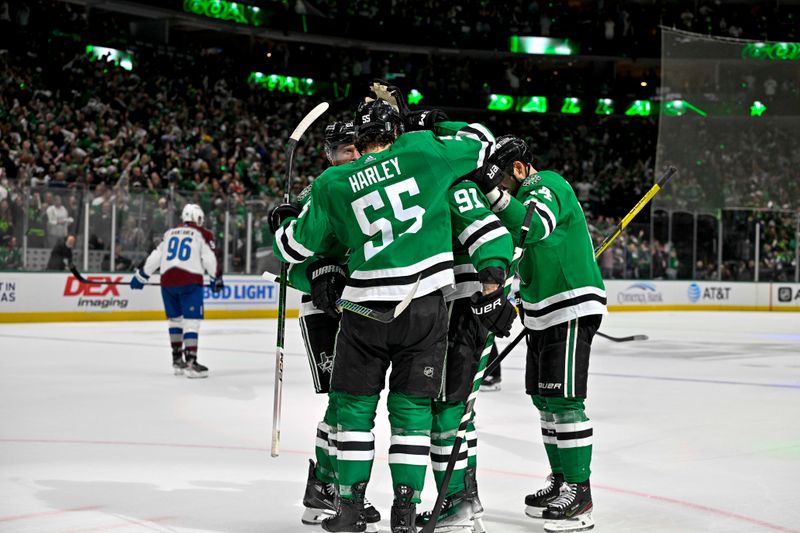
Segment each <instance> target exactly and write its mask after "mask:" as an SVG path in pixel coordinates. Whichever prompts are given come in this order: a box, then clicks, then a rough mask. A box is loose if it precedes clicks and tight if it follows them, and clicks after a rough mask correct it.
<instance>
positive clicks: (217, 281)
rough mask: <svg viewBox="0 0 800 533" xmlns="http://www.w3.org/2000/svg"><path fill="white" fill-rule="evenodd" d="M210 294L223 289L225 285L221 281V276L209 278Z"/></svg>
mask: <svg viewBox="0 0 800 533" xmlns="http://www.w3.org/2000/svg"><path fill="white" fill-rule="evenodd" d="M210 285H211V292H215V293H216V292H219V291H221V290H222V289H224V288H225V283H223V281H222V274H220V275H219V276H218V277H216V278H211V283H210Z"/></svg>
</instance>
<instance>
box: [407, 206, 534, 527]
mask: <svg viewBox="0 0 800 533" xmlns="http://www.w3.org/2000/svg"><path fill="white" fill-rule="evenodd" d="M534 211H535V204H534V203H533V202H531V203H529V204H528V209H527V211H526V212H525V219H524V220H523V222H522V228H521V229H520V233H519V244H518V245H517V247H516V248H514V258H513V260H512V261H511V263H512V265H513V263H514V261H517V260H519V259H521V258H522V254H523V251H524V244H525V238H526V237H527V236H528V229H529V228H530V225H531V219H532V218H533V213H534ZM512 280H513V276H511V275H509V276H508V279H507V280H506V283H505V288H508V287H510V286H511V282H512ZM516 342H519V341H516ZM492 344H494V334H493V333H489V335H488V336H487V337H486V342H485V343H484V345H483V351H482V352H481V358H480V361H478V371H477V372H476V373H475V378H474V379H473V380H472V392H470V394H469V397H468V398H467V402H466V404H465V405H464V414H463V415H462V416H461V422H460V423H459V425H458V431H457V432H456V440H455V442H453V451H451V452H450V457H449V458H448V459H447V468H446V469H445V472H444V477H443V478H442V485H441V486H440V487H439V494H438V495H437V496H436V503H434V504H433V509H432V510H431V518H430V520H428V523H427V524H425V527H423V528H422V530H421V532H420V533H433V530H434V528H435V527H436V523H437V522H438V521H439V515H440V514H441V512H442V507H444V500H445V497H446V495H447V488H448V487H449V486H450V479H451V478H452V477H453V470H455V466H456V462H457V461H458V455H459V452H460V450H461V444H462V443H463V442H464V436H465V435H466V433H467V425H468V424H469V421H470V419H471V418H472V413H473V411H474V410H475V400H476V398H477V397H478V391H479V390H480V388H481V383H482V382H483V376H484V375H485V374H486V367H487V363H488V362H489V355H490V354H491V353H492ZM506 351H508V352H510V351H511V350H510V349H509V348H506V350H503V352H504V353H505V352H506ZM499 359H500V357H498V360H499Z"/></svg>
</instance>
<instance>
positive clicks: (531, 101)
mask: <svg viewBox="0 0 800 533" xmlns="http://www.w3.org/2000/svg"><path fill="white" fill-rule="evenodd" d="M517 110H518V111H519V112H520V113H546V112H547V98H546V97H544V96H522V97H520V98H519V103H518V104H517Z"/></svg>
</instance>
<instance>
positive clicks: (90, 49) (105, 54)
mask: <svg viewBox="0 0 800 533" xmlns="http://www.w3.org/2000/svg"><path fill="white" fill-rule="evenodd" d="M86 55H87V56H89V58H90V59H91V60H92V61H97V60H105V61H107V62H109V63H114V64H115V65H117V66H118V67H120V68H123V69H125V70H133V54H131V53H130V52H124V51H122V50H117V49H116V48H106V47H105V46H93V45H91V44H90V45H88V46H86Z"/></svg>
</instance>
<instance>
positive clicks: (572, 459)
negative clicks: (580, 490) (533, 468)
mask: <svg viewBox="0 0 800 533" xmlns="http://www.w3.org/2000/svg"><path fill="white" fill-rule="evenodd" d="M533 403H534V405H536V406H537V407H538V408H539V411H540V413H541V418H542V433H543V439H544V441H545V449H546V450H547V457H548V459H549V460H550V467H551V469H552V471H553V473H563V474H564V480H565V481H566V482H568V483H581V482H584V481H586V480H588V479H589V476H590V474H591V469H590V464H591V461H592V435H593V427H592V422H591V420H589V418H588V417H587V416H586V413H585V412H584V400H583V399H582V398H558V397H547V398H545V397H542V396H533ZM540 406H541V407H540ZM545 428H547V431H548V435H547V436H545V435H544V433H545ZM551 428H552V432H553V433H554V434H555V443H553V435H552V433H551ZM553 444H555V453H554V449H553Z"/></svg>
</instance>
